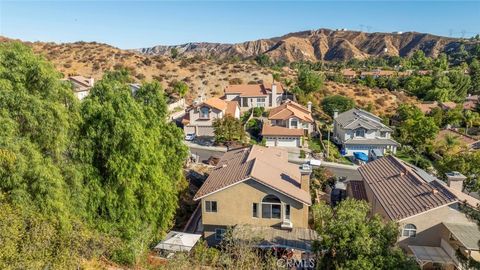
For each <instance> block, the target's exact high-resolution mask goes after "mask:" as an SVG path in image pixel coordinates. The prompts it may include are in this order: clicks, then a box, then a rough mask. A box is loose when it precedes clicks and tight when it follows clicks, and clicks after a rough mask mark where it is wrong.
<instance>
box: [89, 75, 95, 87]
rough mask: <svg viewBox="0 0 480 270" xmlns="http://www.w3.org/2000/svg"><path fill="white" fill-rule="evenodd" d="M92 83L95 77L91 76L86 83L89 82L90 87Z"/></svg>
mask: <svg viewBox="0 0 480 270" xmlns="http://www.w3.org/2000/svg"><path fill="white" fill-rule="evenodd" d="M94 83H95V79H94V78H93V77H91V78H88V84H89V85H90V86H91V87H93V85H94Z"/></svg>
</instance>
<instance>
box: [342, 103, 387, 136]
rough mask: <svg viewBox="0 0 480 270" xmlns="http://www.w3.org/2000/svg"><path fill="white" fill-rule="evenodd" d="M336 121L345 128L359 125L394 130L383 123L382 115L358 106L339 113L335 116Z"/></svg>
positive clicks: (354, 127)
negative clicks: (379, 115)
mask: <svg viewBox="0 0 480 270" xmlns="http://www.w3.org/2000/svg"><path fill="white" fill-rule="evenodd" d="M335 122H337V123H338V124H339V125H340V126H342V127H343V128H344V129H356V128H358V127H364V128H366V129H378V130H382V131H392V129H391V128H389V127H387V126H386V125H384V124H383V123H382V119H381V118H380V117H378V116H376V115H374V114H372V113H369V112H367V111H364V110H361V109H356V108H354V109H351V110H348V111H346V112H343V113H341V114H339V115H338V116H337V117H336V118H335Z"/></svg>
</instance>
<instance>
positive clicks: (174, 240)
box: [155, 231, 202, 252]
mask: <svg viewBox="0 0 480 270" xmlns="http://www.w3.org/2000/svg"><path fill="white" fill-rule="evenodd" d="M201 236H202V235H200V234H191V233H184V232H176V231H171V232H169V233H168V234H167V236H166V237H165V240H163V241H162V242H160V243H158V245H156V246H155V249H163V250H170V251H187V252H188V251H190V250H191V249H192V248H193V246H195V244H196V243H197V241H198V239H200V237H201Z"/></svg>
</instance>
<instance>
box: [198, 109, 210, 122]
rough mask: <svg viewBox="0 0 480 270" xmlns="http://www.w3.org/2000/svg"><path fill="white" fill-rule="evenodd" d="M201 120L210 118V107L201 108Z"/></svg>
mask: <svg viewBox="0 0 480 270" xmlns="http://www.w3.org/2000/svg"><path fill="white" fill-rule="evenodd" d="M200 118H202V119H208V118H210V109H209V108H208V107H202V108H200Z"/></svg>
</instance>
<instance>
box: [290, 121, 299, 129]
mask: <svg viewBox="0 0 480 270" xmlns="http://www.w3.org/2000/svg"><path fill="white" fill-rule="evenodd" d="M290 127H291V128H297V127H298V121H297V119H292V121H291V122H290Z"/></svg>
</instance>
